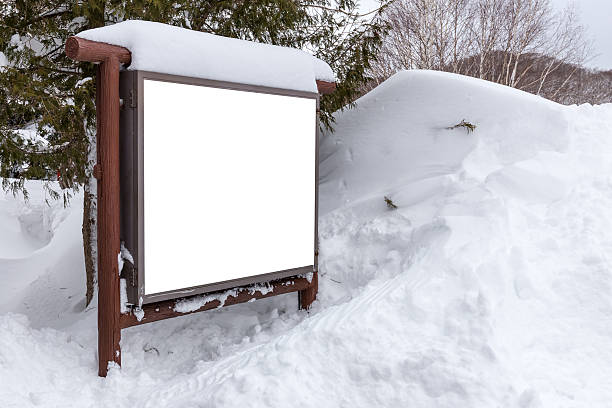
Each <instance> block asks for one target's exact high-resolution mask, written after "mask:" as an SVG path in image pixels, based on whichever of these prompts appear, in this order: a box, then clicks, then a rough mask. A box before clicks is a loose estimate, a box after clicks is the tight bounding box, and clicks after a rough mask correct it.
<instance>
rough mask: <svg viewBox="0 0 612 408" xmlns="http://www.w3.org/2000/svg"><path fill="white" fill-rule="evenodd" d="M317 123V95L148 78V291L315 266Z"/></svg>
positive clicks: (145, 213)
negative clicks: (295, 94)
mask: <svg viewBox="0 0 612 408" xmlns="http://www.w3.org/2000/svg"><path fill="white" fill-rule="evenodd" d="M315 129H316V100H315V99H311V98H301V97H293V96H281V95H271V94H263V93H255V92H246V91H237V90H229V89H220V88H212V87H205V86H196V85H185V84H178V83H172V82H162V81H154V80H148V79H145V80H144V138H143V145H144V159H143V162H144V165H143V166H144V169H143V170H144V250H145V251H144V255H145V257H144V262H145V271H146V272H145V295H148V294H153V293H159V292H165V291H172V290H177V289H182V288H188V287H193V286H200V285H206V284H210V283H216V282H223V281H228V280H233V279H238V278H244V277H249V276H254V275H260V274H266V273H271V272H276V271H282V270H286V269H292V268H298V267H303V266H308V265H312V264H313V258H314V245H315V241H314V227H315V160H316V143H315V140H316V137H315Z"/></svg>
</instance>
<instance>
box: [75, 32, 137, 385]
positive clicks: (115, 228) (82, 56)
mask: <svg viewBox="0 0 612 408" xmlns="http://www.w3.org/2000/svg"><path fill="white" fill-rule="evenodd" d="M66 55H67V56H68V57H70V58H72V59H74V60H76V61H87V62H96V63H99V64H100V65H99V66H98V69H97V77H96V85H97V86H96V121H97V133H98V134H97V145H98V146H97V152H98V163H97V164H96V174H97V176H98V222H97V223H96V225H97V228H98V374H99V375H100V376H101V377H106V374H107V372H108V365H109V363H111V362H114V363H116V364H118V365H121V349H120V347H119V342H120V340H121V327H120V322H119V318H120V304H119V270H118V269H119V265H118V260H117V256H118V254H119V251H120V242H119V228H120V226H119V217H120V214H119V188H120V185H119V108H120V107H119V64H120V62H122V63H128V62H129V61H130V52H129V51H128V50H126V49H125V48H122V47H117V46H113V45H109V44H103V43H96V42H94V41H88V40H83V39H80V38H76V37H71V38H69V39H68V41H66Z"/></svg>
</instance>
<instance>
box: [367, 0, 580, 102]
mask: <svg viewBox="0 0 612 408" xmlns="http://www.w3.org/2000/svg"><path fill="white" fill-rule="evenodd" d="M385 19H386V21H387V23H388V24H389V28H390V30H389V34H388V36H387V37H386V38H385V41H384V44H383V47H382V49H381V52H380V55H379V58H378V61H377V62H376V63H374V64H373V66H372V69H371V74H372V77H373V78H374V80H373V81H372V84H370V86H371V87H372V86H376V85H377V84H378V83H380V82H382V81H383V80H385V79H386V78H388V77H389V76H390V75H392V74H393V73H395V72H397V71H399V70H403V69H434V70H442V71H448V72H454V73H459V74H464V75H470V76H475V77H478V78H481V79H487V80H490V81H493V82H497V83H500V84H503V85H508V86H511V87H514V88H519V89H524V90H527V91H529V92H533V93H536V94H540V95H543V96H547V97H549V98H552V99H562V98H563V96H564V95H563V93H564V92H568V84H569V83H570V82H571V79H572V76H573V75H575V74H576V70H577V69H578V68H580V67H581V66H582V64H584V62H585V61H587V59H588V58H589V56H590V55H591V54H592V47H591V43H590V41H588V40H587V39H586V35H585V30H584V28H583V27H582V26H581V25H580V24H579V21H578V18H577V13H576V10H575V7H573V5H570V6H568V7H567V8H566V9H564V10H563V11H561V12H557V13H555V12H554V11H553V9H552V7H551V5H550V0H397V1H396V2H395V3H393V4H392V5H390V6H389V8H388V9H387V10H386V12H385ZM570 66H571V67H573V68H572V69H568V67H570ZM561 67H563V69H562V70H561ZM560 75H561V76H562V79H561V80H560ZM553 77H554V80H552V79H553Z"/></svg>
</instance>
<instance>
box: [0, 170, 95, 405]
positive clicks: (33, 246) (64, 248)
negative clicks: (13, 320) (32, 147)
mask: <svg viewBox="0 0 612 408" xmlns="http://www.w3.org/2000/svg"><path fill="white" fill-rule="evenodd" d="M26 188H27V190H28V192H29V194H30V199H29V201H28V202H27V203H24V201H23V198H22V196H21V195H17V196H13V195H12V194H10V193H2V194H1V195H0V314H3V313H7V312H18V313H23V314H25V315H27V316H28V317H29V319H30V321H31V322H32V324H33V326H34V327H40V326H42V325H45V326H53V327H57V326H63V325H66V324H68V323H70V322H71V321H72V319H79V318H80V314H81V311H82V310H83V308H84V302H85V301H84V299H83V296H84V294H85V286H84V285H85V273H84V272H81V270H82V268H83V265H84V264H83V262H84V261H83V246H82V238H81V234H80V231H81V223H82V221H83V196H82V193H79V194H77V195H76V196H75V197H73V199H72V201H71V206H70V207H68V208H64V206H63V201H62V200H58V201H53V200H51V199H50V198H49V197H48V196H47V195H46V194H45V191H44V190H43V188H42V183H41V182H39V181H30V182H28V183H26ZM52 188H55V189H56V190H58V189H59V186H57V184H56V185H54V186H52ZM45 200H49V202H50V205H47V204H46V203H45ZM0 405H1V404H0Z"/></svg>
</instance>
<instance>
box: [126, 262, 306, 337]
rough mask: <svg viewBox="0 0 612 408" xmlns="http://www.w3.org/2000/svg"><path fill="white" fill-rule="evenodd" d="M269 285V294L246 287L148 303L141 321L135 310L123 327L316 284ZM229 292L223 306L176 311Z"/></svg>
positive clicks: (288, 282)
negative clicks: (190, 302)
mask: <svg viewBox="0 0 612 408" xmlns="http://www.w3.org/2000/svg"><path fill="white" fill-rule="evenodd" d="M315 276H316V274H315ZM268 284H269V285H271V286H272V290H271V291H268V292H267V293H261V292H260V291H258V290H256V289H254V288H256V287H257V286H255V287H253V286H251V287H249V286H246V287H243V288H236V289H230V290H229V291H219V292H212V293H207V294H205V295H194V296H189V297H185V298H181V299H172V300H164V301H161V302H155V303H148V304H146V305H143V306H142V311H143V312H144V316H143V317H142V319H141V320H140V321H139V320H138V319H137V317H136V316H135V315H134V311H133V310H132V311H130V312H129V313H127V314H122V315H121V327H122V328H126V327H131V326H137V325H139V324H145V323H151V322H156V321H158V320H164V319H169V318H171V317H177V316H184V315H187V314H191V313H197V312H203V311H205V310H211V309H217V308H219V307H223V306H231V305H236V304H238V303H245V302H248V301H250V300H253V299H264V298H267V297H271V296H277V295H283V294H285V293H291V292H297V291H303V290H307V289H308V288H310V287H311V286H312V285H313V284H314V280H312V281H310V282H309V281H308V279H306V278H301V277H290V278H284V279H279V280H275V281H271V282H268ZM227 292H229V293H230V294H229V295H228V296H227V299H226V300H225V302H223V304H221V302H220V301H219V300H211V301H209V302H207V303H206V304H204V305H202V306H201V307H200V308H199V309H197V310H194V311H191V312H185V313H181V312H177V311H175V310H174V307H175V305H176V303H177V302H178V301H180V300H193V299H197V298H200V297H202V296H211V295H212V296H214V295H223V294H224V293H227Z"/></svg>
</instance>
